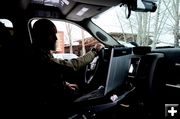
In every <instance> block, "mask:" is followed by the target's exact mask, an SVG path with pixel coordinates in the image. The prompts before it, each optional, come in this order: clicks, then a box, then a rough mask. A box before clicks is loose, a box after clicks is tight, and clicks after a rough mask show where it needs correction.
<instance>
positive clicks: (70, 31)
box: [65, 23, 73, 53]
mask: <svg viewBox="0 0 180 119" xmlns="http://www.w3.org/2000/svg"><path fill="white" fill-rule="evenodd" d="M65 26H66V30H67V38H68V40H69V50H70V53H73V47H72V25H71V24H70V23H65Z"/></svg>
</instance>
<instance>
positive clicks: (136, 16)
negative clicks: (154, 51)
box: [92, 0, 180, 48]
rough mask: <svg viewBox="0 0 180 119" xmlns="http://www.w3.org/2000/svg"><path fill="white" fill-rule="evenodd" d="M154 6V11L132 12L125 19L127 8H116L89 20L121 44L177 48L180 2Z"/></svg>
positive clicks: (173, 1)
mask: <svg viewBox="0 0 180 119" xmlns="http://www.w3.org/2000/svg"><path fill="white" fill-rule="evenodd" d="M176 2H177V3H176ZM157 7H158V8H157V10H156V12H134V11H131V16H130V17H129V18H126V16H127V15H126V14H127V8H125V7H124V6H122V7H120V6H119V5H118V6H115V7H113V8H111V9H109V10H107V11H106V12H104V13H101V14H100V15H98V16H95V17H93V18H92V21H93V22H94V23H95V24H96V25H98V26H99V27H100V28H102V29H103V30H104V31H106V32H107V33H108V34H110V35H111V36H112V37H113V38H115V39H116V40H118V41H119V42H120V43H121V44H122V43H124V42H133V43H136V44H137V45H139V46H151V47H153V48H156V47H168V46H171V47H174V46H175V47H179V39H180V24H179V20H180V17H179V16H180V1H179V0H162V1H161V0H159V1H158V2H157Z"/></svg>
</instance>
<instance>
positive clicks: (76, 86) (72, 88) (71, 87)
mask: <svg viewBox="0 0 180 119" xmlns="http://www.w3.org/2000/svg"><path fill="white" fill-rule="evenodd" d="M66 86H67V88H69V89H70V90H74V91H75V90H77V89H78V88H79V87H78V85H77V84H71V83H68V82H66Z"/></svg>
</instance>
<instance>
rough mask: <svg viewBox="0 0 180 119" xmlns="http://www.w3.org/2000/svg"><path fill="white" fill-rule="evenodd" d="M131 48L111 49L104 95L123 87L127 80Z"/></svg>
mask: <svg viewBox="0 0 180 119" xmlns="http://www.w3.org/2000/svg"><path fill="white" fill-rule="evenodd" d="M131 51H132V50H131V48H124V47H123V48H112V51H111V58H110V62H109V69H108V74H107V80H106V86H105V92H104V93H105V95H106V94H107V93H109V92H111V91H113V90H115V89H117V88H120V87H121V86H123V84H124V83H125V82H126V80H127V78H128V72H129V68H130V56H131V55H130V54H131Z"/></svg>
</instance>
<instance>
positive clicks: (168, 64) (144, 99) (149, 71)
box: [0, 0, 180, 119]
mask: <svg viewBox="0 0 180 119" xmlns="http://www.w3.org/2000/svg"><path fill="white" fill-rule="evenodd" d="M139 2H140V3H141V4H144V8H141V7H139V5H138V3H139ZM115 6H119V7H122V6H125V7H126V8H127V13H126V17H127V19H128V18H129V17H131V14H132V12H143V13H148V12H156V11H157V8H158V5H157V4H156V0H13V1H10V0H4V1H1V3H0V21H1V22H3V23H4V25H5V27H6V28H7V29H8V31H9V32H10V38H9V37H6V36H5V35H3V34H4V32H1V33H0V37H2V38H0V40H1V44H0V50H1V51H0V55H1V56H0V57H1V58H0V65H1V87H2V100H1V103H2V104H5V106H7V105H9V106H13V105H16V106H20V105H23V106H24V105H26V107H24V108H25V109H26V108H28V109H29V105H30V107H32V105H33V109H34V108H35V107H39V106H41V109H42V107H43V108H44V109H45V110H46V111H47V110H48V111H50V110H51V111H52V110H55V109H52V105H50V106H51V107H49V105H48V104H46V103H44V102H41V101H40V99H38V98H37V97H38V96H37V97H36V95H34V94H33V93H34V92H36V91H35V90H34V88H33V87H35V86H38V85H37V84H36V83H41V82H42V85H43V81H42V79H41V80H40V78H42V77H43V78H44V77H46V76H45V74H46V73H52V75H53V72H52V71H50V72H47V71H46V72H45V73H44V72H43V73H40V72H41V71H39V70H38V69H36V68H35V67H33V66H32V64H31V60H29V48H31V45H32V42H33V40H32V36H31V34H32V28H33V23H34V22H36V20H38V19H41V18H47V19H50V20H52V21H53V23H55V24H56V25H57V26H58V27H57V29H59V36H60V35H62V34H63V33H61V31H63V29H64V28H66V29H67V28H68V27H69V26H68V25H67V23H68V24H73V25H75V26H77V27H78V28H79V29H80V30H79V32H78V33H74V34H76V35H77V36H81V35H82V34H83V33H84V34H88V36H91V38H93V39H95V40H94V42H93V44H95V43H97V42H98V43H102V44H103V45H104V46H105V47H104V48H103V49H101V51H100V52H99V54H98V58H97V61H95V64H94V68H93V69H92V68H91V67H93V63H91V64H88V65H87V66H86V67H83V68H82V69H81V70H80V71H77V72H73V71H69V72H65V74H66V75H67V76H66V77H65V78H66V79H65V80H66V81H68V82H71V83H77V84H78V86H79V89H78V90H77V91H75V92H72V91H71V92H70V93H71V94H73V96H75V97H73V98H72V99H70V100H71V102H70V104H71V105H68V106H66V105H59V103H57V104H56V103H55V102H57V100H56V99H54V102H53V101H52V102H53V103H52V104H53V107H56V108H58V107H63V108H62V109H66V108H68V109H69V107H70V106H72V108H71V109H69V110H65V112H63V111H60V110H58V111H57V112H56V115H57V116H58V118H62V115H63V114H62V113H67V115H66V117H65V118H66V119H100V118H107V119H119V118H121V119H132V118H139V119H155V118H158V119H164V118H166V116H165V111H164V110H165V108H166V107H165V104H178V106H179V104H180V103H179V102H180V96H179V94H180V80H179V79H180V76H179V72H180V49H179V47H162V48H151V47H150V46H138V45H133V44H131V46H132V47H127V46H125V45H124V44H122V43H120V42H118V41H117V40H116V39H114V38H113V37H112V36H111V35H109V34H108V33H107V32H106V31H105V30H103V29H101V28H100V27H99V26H97V24H95V23H94V22H93V21H92V18H98V16H97V15H99V14H102V13H106V11H107V10H109V9H111V8H113V7H115ZM110 17H111V16H109V19H110ZM4 19H6V20H8V21H10V22H11V25H9V24H6V21H3V20H4ZM104 22H105V23H104V24H106V20H104ZM112 22H113V21H112ZM70 29H71V27H69V30H70ZM81 29H82V30H83V31H84V32H82V30H81ZM0 31H3V28H1V27H0ZM76 31H78V30H76ZM74 32H75V31H74ZM65 33H66V34H68V31H64V34H63V35H64V37H63V38H64V39H65V38H70V37H69V36H68V35H66V34H65ZM76 39H83V38H82V37H77V38H76ZM84 39H85V38H84ZM4 40H6V41H5V42H6V44H5V42H3V41H4ZM89 41H90V40H89ZM66 42H67V41H64V43H66ZM82 42H83V41H78V43H81V44H82ZM86 43H87V44H88V41H87V42H86ZM93 44H91V43H89V44H88V45H87V47H86V51H89V50H90V49H91V48H92V46H93ZM63 45H64V44H63ZM60 46H61V45H59V48H60ZM75 46H78V47H75ZM82 47H83V46H81V45H74V46H73V47H72V48H73V49H75V50H74V51H73V55H72V56H71V57H72V58H75V57H76V58H78V57H81V56H82V55H84V54H83V53H82V51H83V48H82ZM69 49H70V45H67V44H66V45H64V46H63V50H62V49H58V50H59V51H57V52H58V53H60V54H61V53H62V52H64V54H65V53H67V54H68V53H69ZM67 51H68V52H67ZM58 53H57V54H58ZM71 53H72V52H71ZM54 55H56V53H55V54H54ZM56 56H57V57H58V55H56ZM60 56H61V55H59V57H60ZM62 56H63V55H62ZM69 56H70V55H69ZM67 57H68V55H67ZM71 57H69V58H67V60H69V59H71ZM61 71H62V72H64V69H62V70H61ZM34 72H35V73H34ZM39 74H41V75H44V76H38V75H39ZM48 78H49V77H48ZM38 80H40V81H38ZM50 83H52V82H50ZM53 85H58V84H53ZM47 90H48V89H47ZM57 91H58V90H57ZM67 93H69V92H67ZM77 93H78V94H77ZM37 95H41V94H37ZM60 95H61V94H60ZM69 98H71V96H70V97H69ZM32 100H33V101H32ZM44 105H48V107H47V106H46V107H44ZM24 108H23V109H24ZM178 108H179V107H178ZM28 109H27V110H28ZM36 109H37V108H35V109H34V110H36ZM38 109H39V108H38ZM38 109H37V110H38ZM58 109H59V108H58ZM178 111H180V110H178ZM54 113H55V112H54ZM42 114H43V113H42ZM177 118H178V117H177Z"/></svg>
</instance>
